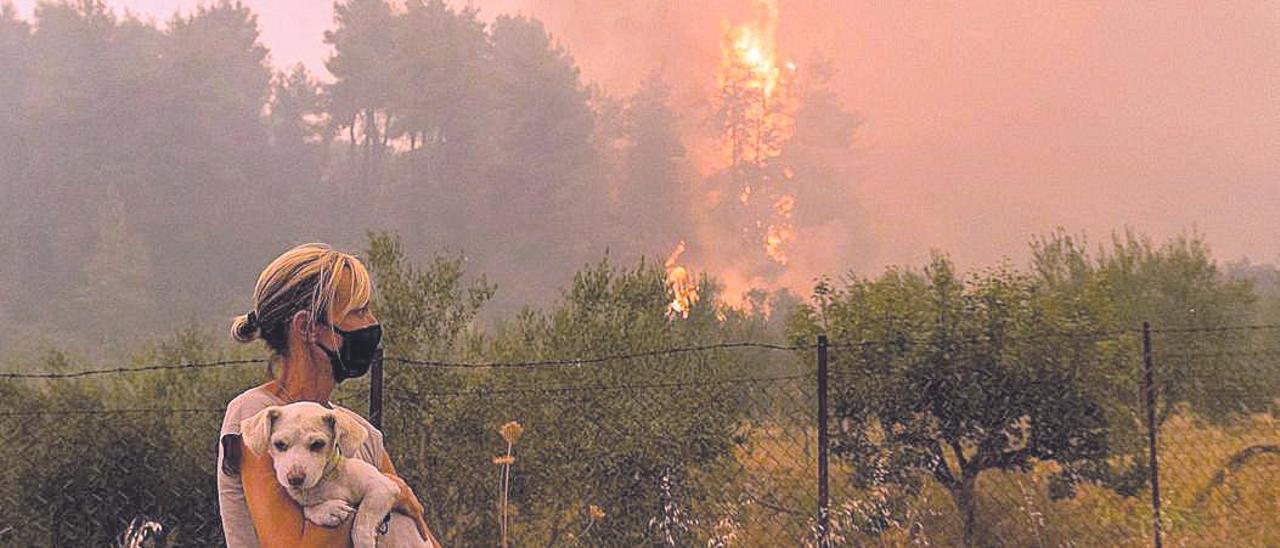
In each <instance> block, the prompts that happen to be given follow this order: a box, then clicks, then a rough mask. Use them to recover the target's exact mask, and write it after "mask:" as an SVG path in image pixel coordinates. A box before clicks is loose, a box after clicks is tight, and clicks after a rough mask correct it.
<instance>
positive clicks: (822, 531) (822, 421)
mask: <svg viewBox="0 0 1280 548" xmlns="http://www.w3.org/2000/svg"><path fill="white" fill-rule="evenodd" d="M830 536H831V512H830V506H829V505H828V502H827V336H826V335H818V546H821V547H827V546H831V539H830Z"/></svg>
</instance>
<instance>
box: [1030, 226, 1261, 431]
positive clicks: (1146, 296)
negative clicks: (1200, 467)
mask: <svg viewBox="0 0 1280 548" xmlns="http://www.w3.org/2000/svg"><path fill="white" fill-rule="evenodd" d="M1032 256H1033V259H1032V261H1033V263H1032V266H1033V269H1034V275H1035V276H1036V278H1037V279H1038V280H1039V281H1040V283H1041V284H1042V285H1044V286H1045V287H1046V290H1048V291H1052V292H1054V293H1056V294H1057V295H1058V297H1057V298H1058V299H1059V300H1063V301H1072V302H1078V303H1086V306H1087V308H1088V309H1089V310H1090V311H1091V312H1090V313H1091V321H1096V322H1097V324H1098V325H1099V327H1100V328H1102V329H1107V330H1134V329H1137V328H1139V327H1141V325H1142V323H1143V322H1150V323H1151V324H1152V326H1153V328H1154V329H1155V330H1156V331H1157V334H1156V335H1155V337H1154V340H1153V344H1154V346H1155V350H1156V352H1157V356H1156V357H1157V359H1158V360H1159V362H1160V363H1159V369H1160V375H1159V376H1158V377H1157V387H1156V388H1157V391H1158V393H1159V394H1160V405H1161V407H1160V409H1159V414H1158V419H1159V421H1160V422H1161V423H1163V422H1164V421H1165V420H1166V419H1168V417H1169V416H1171V415H1172V414H1173V413H1174V412H1175V410H1176V409H1177V408H1178V406H1179V405H1182V404H1186V405H1189V406H1190V409H1192V410H1193V411H1194V412H1196V413H1198V414H1200V415H1202V416H1204V417H1205V418H1211V419H1215V420H1225V419H1229V418H1231V417H1233V416H1236V415H1238V414H1239V413H1240V412H1242V411H1244V412H1249V411H1250V410H1253V411H1256V410H1261V409H1267V408H1269V406H1270V405H1272V401H1273V400H1272V399H1273V398H1274V397H1275V395H1274V394H1272V393H1270V390H1269V384H1270V383H1268V382H1265V379H1266V375H1268V374H1270V373H1269V371H1268V368H1259V367H1250V366H1247V365H1246V364H1245V363H1243V362H1242V361H1240V360H1239V359H1234V358H1233V355H1236V354H1240V353H1241V350H1242V349H1245V348H1248V347H1250V346H1251V345H1255V344H1257V343H1259V342H1261V341H1259V340H1258V338H1259V337H1265V336H1267V335H1266V334H1258V333H1252V332H1250V331H1248V330H1238V331H1214V330H1216V329H1218V328H1221V327H1223V326H1240V325H1248V324H1250V323H1252V322H1255V321H1256V320H1257V302H1256V301H1257V297H1256V296H1255V294H1254V290H1253V288H1252V286H1251V284H1250V282H1249V281H1248V280H1243V279H1232V278H1229V277H1227V276H1225V275H1224V274H1223V273H1222V271H1221V270H1220V269H1219V268H1218V266H1217V264H1216V263H1215V261H1214V260H1213V258H1212V255H1211V254H1210V251H1209V248H1208V246H1207V245H1206V244H1205V242H1204V241H1203V239H1201V238H1200V237H1199V236H1198V235H1194V234H1193V235H1182V236H1177V237H1175V238H1172V239H1170V240H1168V241H1167V242H1165V243H1164V244H1162V245H1156V244H1155V243H1154V242H1153V241H1152V240H1151V238H1149V237H1147V236H1143V235H1141V234H1139V233H1137V232H1136V231H1134V230H1131V229H1130V230H1126V231H1125V232H1124V233H1123V234H1122V235H1121V234H1117V235H1113V237H1112V239H1111V243H1110V245H1109V246H1105V247H1104V246H1099V247H1098V250H1097V252H1096V253H1090V252H1089V251H1088V243H1087V241H1086V240H1084V239H1083V238H1079V237H1072V236H1070V235H1068V234H1065V233H1063V232H1061V231H1059V232H1056V233H1053V234H1050V235H1047V236H1044V237H1040V238H1037V239H1035V240H1033V241H1032ZM1171 328H1172V329H1175V330H1185V329H1207V330H1211V331H1210V332H1209V333H1208V334H1199V335H1196V334H1194V333H1179V332H1171V333H1168V334H1164V333H1162V330H1167V329H1171ZM1131 344H1133V345H1135V347H1133V350H1132V352H1130V353H1129V359H1130V360H1131V367H1132V370H1133V371H1137V370H1138V369H1137V368H1138V367H1139V364H1138V363H1136V360H1138V359H1140V356H1141V354H1140V353H1139V352H1138V350H1137V348H1136V344H1137V341H1136V340H1135V341H1133V342H1132V343H1131ZM1208 378H1212V379H1215V380H1214V382H1215V383H1217V384H1219V385H1220V386H1222V385H1227V386H1233V387H1239V388H1240V391H1239V393H1238V395H1237V398H1220V397H1218V394H1217V393H1215V392H1213V391H1212V390H1206V387H1205V383H1204V382H1203V381H1204V379H1208ZM1131 382H1132V381H1130V382H1129V383H1125V384H1123V385H1122V386H1130V384H1131ZM1135 389H1136V388H1135ZM1116 397H1117V398H1118V399H1119V401H1121V402H1124V401H1126V400H1128V401H1129V402H1130V405H1132V399H1133V396H1132V393H1121V394H1117V395H1116Z"/></svg>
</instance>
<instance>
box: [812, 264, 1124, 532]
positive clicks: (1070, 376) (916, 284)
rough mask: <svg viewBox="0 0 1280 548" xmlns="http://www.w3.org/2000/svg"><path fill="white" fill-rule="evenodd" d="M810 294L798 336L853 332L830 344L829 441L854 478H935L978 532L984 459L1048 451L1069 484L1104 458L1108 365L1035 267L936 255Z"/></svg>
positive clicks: (1007, 461)
mask: <svg viewBox="0 0 1280 548" xmlns="http://www.w3.org/2000/svg"><path fill="white" fill-rule="evenodd" d="M816 300H817V304H816V305H815V306H811V307H802V308H801V312H800V314H799V316H798V317H796V318H795V320H794V321H793V336H794V338H795V339H796V340H797V341H807V340H811V339H812V337H813V336H814V335H815V334H817V333H824V332H825V333H827V334H828V335H829V336H830V337H831V338H832V340H834V341H835V342H836V343H837V344H844V343H847V344H852V345H853V346H852V347H849V348H842V349H840V350H839V351H837V352H834V353H833V360H832V366H831V367H832V368H833V370H835V371H837V372H838V373H837V374H836V375H835V376H834V378H835V379H836V380H835V382H834V383H833V392H834V394H835V396H834V400H835V402H834V403H835V405H834V409H835V412H834V414H835V417H836V418H837V420H838V421H839V424H841V425H842V426H841V430H840V432H839V434H838V435H836V436H835V437H834V440H833V441H834V445H833V451H834V452H835V454H836V455H838V456H840V457H841V458H844V459H847V460H849V461H850V463H851V464H852V465H853V466H854V468H855V471H854V473H853V476H852V478H851V480H852V481H853V483H854V485H855V486H856V487H859V488H869V487H874V486H877V485H881V484H888V485H895V486H900V487H902V488H904V489H906V493H916V492H918V491H919V489H920V488H921V482H922V481H924V480H925V479H932V480H934V481H937V482H938V483H939V484H941V485H942V486H943V487H945V488H946V489H947V490H948V491H949V492H950V493H951V495H952V497H953V498H954V499H955V500H956V503H957V505H958V506H959V507H960V509H961V512H962V514H963V515H964V517H965V519H966V522H967V523H968V524H969V527H966V532H967V535H966V538H972V535H973V533H974V532H973V531H972V523H973V512H974V493H973V489H974V485H975V482H976V479H977V477H978V475H980V474H982V473H983V472H985V471H988V470H1006V471H1027V470H1029V469H1030V467H1031V465H1032V463H1033V462H1035V461H1054V462H1056V463H1058V464H1059V465H1060V466H1061V470H1062V473H1061V476H1060V477H1061V479H1062V480H1063V481H1064V485H1070V484H1071V483H1073V482H1076V481H1079V480H1081V479H1085V478H1088V477H1097V476H1098V471H1099V470H1101V469H1104V468H1105V467H1104V466H1103V465H1104V464H1105V463H1104V459H1105V458H1106V457H1107V456H1108V454H1109V453H1108V445H1107V438H1106V427H1107V422H1106V417H1105V414H1104V412H1103V403H1104V402H1103V401H1101V400H1100V399H1099V397H1098V394H1096V393H1095V392H1094V390H1093V386H1096V384H1093V381H1096V380H1098V379H1099V378H1100V376H1104V375H1105V374H1106V372H1107V367H1108V365H1109V362H1110V360H1108V351H1107V348H1106V347H1105V345H1102V344H1099V343H1097V342H1095V341H1094V340H1091V339H1090V338H1088V337H1087V336H1086V335H1087V334H1088V329H1089V328H1090V327H1091V326H1089V325H1081V324H1080V323H1079V322H1078V321H1077V318H1076V316H1077V315H1076V314H1073V313H1071V312H1073V311H1072V310H1071V307H1070V306H1067V305H1064V303H1060V302H1056V300H1055V299H1054V297H1053V295H1051V294H1048V293H1046V292H1044V291H1042V290H1041V288H1040V286H1039V285H1038V284H1037V283H1036V282H1035V280H1034V279H1032V278H1031V277H1029V276H1027V275H1025V274H1020V273H1017V272H1014V271H1012V270H1010V269H1008V268H997V269H992V270H989V271H984V272H980V273H977V274H974V275H973V277H972V278H971V279H970V280H968V281H966V280H962V279H960V278H959V277H958V276H957V274H956V273H955V271H954V268H953V266H952V265H951V263H950V261H949V260H948V259H946V258H945V257H943V256H935V257H934V259H933V261H932V262H931V263H930V264H929V266H928V267H926V268H925V269H924V270H923V271H920V272H915V271H906V270H890V271H888V272H886V273H885V274H884V275H882V276H881V277H879V278H877V279H873V280H868V279H858V278H851V279H849V280H848V281H847V282H846V284H845V285H844V286H841V287H832V286H830V285H825V284H824V285H820V286H819V291H818V293H817V298H816ZM1046 334H1049V336H1047V337H1046V336H1045V335H1046ZM865 526H866V527H867V528H869V529H871V530H875V529H877V528H879V527H883V524H882V523H879V522H877V521H872V522H870V523H867V524H866V525H865Z"/></svg>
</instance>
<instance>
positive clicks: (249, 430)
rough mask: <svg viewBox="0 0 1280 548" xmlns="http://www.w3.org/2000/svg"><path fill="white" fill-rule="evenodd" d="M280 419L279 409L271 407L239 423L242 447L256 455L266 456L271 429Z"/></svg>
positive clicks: (274, 406)
mask: <svg viewBox="0 0 1280 548" xmlns="http://www.w3.org/2000/svg"><path fill="white" fill-rule="evenodd" d="M279 418H280V407H279V406H277V405H273V406H271V407H268V408H266V409H263V410H262V411H258V413H257V414H256V415H254V416H252V417H249V418H247V419H245V420H243V421H240V435H241V436H242V437H243V438H244V445H245V447H248V448H249V450H250V451H253V453H254V454H256V455H265V454H267V444H268V443H270V441H271V429H272V427H274V426H275V423H276V420H277V419H279Z"/></svg>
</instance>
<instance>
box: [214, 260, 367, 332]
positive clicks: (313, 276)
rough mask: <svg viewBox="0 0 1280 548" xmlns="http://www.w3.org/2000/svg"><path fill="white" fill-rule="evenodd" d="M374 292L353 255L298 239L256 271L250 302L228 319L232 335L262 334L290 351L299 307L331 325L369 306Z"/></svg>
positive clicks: (363, 268)
mask: <svg viewBox="0 0 1280 548" xmlns="http://www.w3.org/2000/svg"><path fill="white" fill-rule="evenodd" d="M372 294H373V282H372V279H371V277H370V276H369V271H368V270H367V269H365V267H364V264H362V263H361V262H360V260H359V259H357V258H356V257H355V256H354V255H350V254H347V253H343V252H341V251H337V250H335V249H333V248H332V247H330V246H329V245H328V244H322V243H310V244H302V245H300V246H297V247H294V248H293V249H290V250H288V251H286V252H284V253H283V254H282V255H280V256H279V257H276V259H275V260H274V261H271V264H269V265H267V268H266V269H265V270H263V271H262V274H260V275H259V276H258V283H257V285H256V286H254V288H253V308H252V309H251V311H250V312H249V313H248V314H243V315H240V316H236V317H235V318H233V319H232V321H231V338H232V339H235V340H236V341H238V342H241V343H248V342H252V341H255V340H257V339H262V340H263V341H264V342H266V343H267V346H268V347H269V348H271V350H272V351H273V352H275V353H276V354H277V355H281V356H283V355H285V354H287V352H288V348H289V344H288V335H289V321H290V319H291V318H292V317H293V315H294V314H295V313H297V312H298V311H299V310H307V311H309V312H310V313H311V317H312V318H316V319H319V318H321V314H323V317H324V318H325V320H326V322H325V323H328V324H329V325H331V326H332V325H333V323H334V322H335V319H341V318H342V317H343V316H345V315H346V314H347V313H348V312H351V311H352V310H356V309H359V308H362V307H364V306H367V305H368V304H369V299H370V297H371V296H372Z"/></svg>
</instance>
